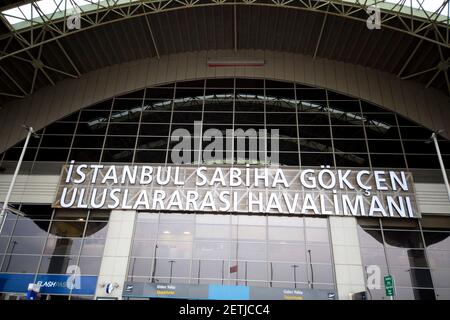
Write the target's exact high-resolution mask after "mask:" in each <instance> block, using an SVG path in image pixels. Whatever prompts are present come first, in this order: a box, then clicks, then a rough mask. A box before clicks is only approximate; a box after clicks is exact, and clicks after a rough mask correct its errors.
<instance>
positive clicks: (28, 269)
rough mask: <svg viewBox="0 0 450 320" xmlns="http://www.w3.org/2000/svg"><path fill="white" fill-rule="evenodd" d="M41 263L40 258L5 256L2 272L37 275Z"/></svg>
mask: <svg viewBox="0 0 450 320" xmlns="http://www.w3.org/2000/svg"><path fill="white" fill-rule="evenodd" d="M38 263H39V256H30V255H5V257H4V261H3V265H2V269H1V271H2V272H16V273H35V272H36V269H37V266H38Z"/></svg>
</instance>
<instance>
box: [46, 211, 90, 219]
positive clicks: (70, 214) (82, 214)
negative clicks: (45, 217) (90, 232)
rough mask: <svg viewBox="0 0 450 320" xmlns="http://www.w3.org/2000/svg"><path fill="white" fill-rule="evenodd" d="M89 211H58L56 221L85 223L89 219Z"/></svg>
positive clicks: (54, 217)
mask: <svg viewBox="0 0 450 320" xmlns="http://www.w3.org/2000/svg"><path fill="white" fill-rule="evenodd" d="M87 214H88V211H87V210H78V209H56V210H55V215H54V216H53V219H54V220H78V221H85V220H86V217H87Z"/></svg>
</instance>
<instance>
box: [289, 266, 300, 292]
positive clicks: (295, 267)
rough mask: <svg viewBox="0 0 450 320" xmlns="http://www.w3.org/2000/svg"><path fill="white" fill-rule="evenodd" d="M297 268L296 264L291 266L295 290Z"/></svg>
mask: <svg viewBox="0 0 450 320" xmlns="http://www.w3.org/2000/svg"><path fill="white" fill-rule="evenodd" d="M298 267H299V266H298V265H296V264H293V265H291V268H292V269H293V272H294V288H296V289H297V272H296V271H297V270H296V269H297V268H298Z"/></svg>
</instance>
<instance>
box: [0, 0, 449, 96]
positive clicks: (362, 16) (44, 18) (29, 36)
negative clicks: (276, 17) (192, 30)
mask: <svg viewBox="0 0 450 320" xmlns="http://www.w3.org/2000/svg"><path fill="white" fill-rule="evenodd" d="M38 2H39V1H32V2H30V1H25V2H22V3H25V4H29V5H30V6H31V8H32V12H36V13H38V15H39V17H36V18H33V17H31V18H26V17H25V18H23V21H24V22H26V23H28V24H29V26H27V27H23V28H20V29H16V28H14V27H13V25H12V24H11V23H10V22H9V21H8V19H7V15H6V14H5V13H4V12H5V11H6V10H8V8H11V6H9V7H6V8H3V9H2V13H1V14H0V18H1V19H2V20H3V22H4V23H5V25H7V26H9V28H10V30H9V32H8V33H6V34H3V35H0V63H1V62H2V60H5V59H8V58H15V59H19V60H22V61H23V62H28V63H30V64H31V65H32V66H33V67H34V69H35V71H36V72H37V71H38V70H40V71H42V73H43V74H44V75H45V76H46V78H47V79H48V81H49V82H50V83H51V84H54V81H53V80H52V79H51V77H50V76H49V75H48V74H47V73H46V72H45V68H47V69H49V70H52V71H55V72H58V73H61V74H63V75H65V76H67V77H72V78H77V77H79V76H80V75H81V74H80V72H79V71H78V69H77V67H76V65H75V64H74V63H73V61H72V59H71V58H70V56H69V55H68V54H67V52H66V51H65V50H64V47H63V46H62V45H61V44H60V43H59V41H58V40H60V39H62V38H64V37H68V36H70V35H72V34H75V33H79V32H83V31H86V30H90V29H93V28H96V27H100V26H103V25H106V24H112V23H114V22H119V21H124V20H127V19H132V18H136V17H142V16H144V17H145V18H146V19H148V18H147V16H148V15H151V14H157V13H162V12H169V11H174V10H180V9H184V8H196V7H210V6H234V7H237V6H264V7H276V8H287V9H293V10H304V11H307V12H315V13H320V14H323V16H324V18H323V23H322V30H323V28H324V26H325V24H326V17H327V16H328V15H332V16H338V17H342V18H345V19H351V20H354V21H358V22H360V23H364V24H365V23H366V22H367V19H368V17H369V15H368V13H367V9H368V7H370V6H378V7H380V11H381V12H380V13H381V16H380V18H381V21H380V22H381V26H382V28H387V29H391V30H394V31H397V32H401V33H403V34H407V35H409V36H411V37H415V38H417V39H419V41H420V42H419V43H418V45H417V47H416V48H415V50H413V52H411V55H410V56H409V58H408V59H406V61H405V63H404V65H403V68H402V69H401V71H400V72H399V73H398V74H397V76H398V77H400V78H401V79H410V78H414V77H416V76H420V75H423V74H428V73H429V74H430V75H431V77H430V80H429V82H428V83H427V84H426V87H429V86H430V85H431V84H432V83H433V81H434V79H435V78H436V77H437V76H438V75H439V74H440V73H443V75H444V77H445V80H446V84H447V89H448V90H447V91H448V93H449V94H450V80H449V75H448V72H447V71H448V68H449V65H450V55H448V50H449V49H450V18H449V15H450V12H444V10H445V11H449V8H450V6H449V2H450V0H445V1H442V4H441V5H440V7H439V8H438V9H437V10H436V11H435V12H432V13H431V12H428V11H426V10H425V9H424V8H423V6H422V5H420V7H419V8H415V9H413V8H412V6H411V7H409V6H408V4H412V0H399V1H398V3H396V4H391V3H390V5H389V6H387V7H386V4H387V3H386V2H385V1H384V0H354V1H351V2H350V1H349V0H347V1H343V0H314V1H313V0H232V1H229V0H107V1H106V4H104V3H102V4H101V3H100V1H98V0H97V1H96V0H84V1H83V2H85V3H90V4H91V9H90V10H83V8H82V7H76V14H78V15H79V18H80V19H81V24H82V27H81V28H79V29H76V28H75V29H70V28H68V26H67V23H66V22H67V19H68V18H69V17H70V16H71V15H73V12H75V11H73V12H72V13H71V12H70V11H69V10H67V9H66V8H67V7H68V4H70V5H72V3H74V1H73V0H54V3H55V4H57V6H56V7H55V9H54V11H53V12H50V13H49V12H46V13H45V14H44V12H43V11H42V10H41V9H40V8H39V4H37V3H38ZM419 4H420V2H419ZM92 6H95V7H92ZM16 7H17V6H16ZM63 8H64V10H63ZM147 25H148V27H149V32H150V34H152V31H151V28H150V26H149V24H148V21H147ZM152 37H153V35H152ZM51 42H55V43H57V44H58V46H59V47H60V49H61V50H62V52H63V53H64V54H65V56H66V58H67V60H68V61H69V63H70V65H71V66H72V68H73V72H67V71H63V70H60V69H57V68H52V67H51V66H48V65H43V63H42V62H41V60H40V56H41V52H42V47H43V46H44V45H45V44H48V43H51ZM319 42H320V35H319ZM319 42H318V43H317V47H318V46H319ZM423 43H425V44H427V43H428V44H429V45H435V46H436V50H438V52H439V56H440V62H439V63H438V64H437V65H436V66H434V67H432V68H427V69H425V70H421V71H418V72H415V73H413V74H408V75H404V74H403V71H404V69H405V67H406V66H407V65H408V63H409V62H410V60H411V59H412V57H413V56H414V54H415V53H416V51H417V49H418V48H419V47H420V46H421V45H422V44H423ZM154 45H155V51H156V53H157V55H158V56H159V54H158V48H157V46H156V43H154ZM237 49H238V48H237V44H236V41H235V50H237ZM32 50H35V51H36V50H37V51H38V53H37V54H36V53H34V54H32V53H31V51H32ZM19 54H26V55H27V57H28V58H24V57H23V56H19ZM0 71H2V73H3V74H5V75H6V77H7V78H8V79H10V80H11V82H12V83H13V84H15V85H16V87H17V88H18V89H19V91H20V92H21V94H9V93H6V92H0V95H4V96H12V97H23V96H25V95H27V94H30V93H32V92H33V91H34V85H32V86H31V89H29V90H27V89H25V88H22V87H21V86H20V85H19V84H17V83H16V82H15V81H14V77H13V76H12V75H10V74H8V73H7V72H6V70H4V68H2V66H1V64H0ZM35 76H36V75H34V76H33V77H35ZM33 83H34V81H33Z"/></svg>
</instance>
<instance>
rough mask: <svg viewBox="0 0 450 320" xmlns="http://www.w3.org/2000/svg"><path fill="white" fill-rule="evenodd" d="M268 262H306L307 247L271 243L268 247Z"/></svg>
mask: <svg viewBox="0 0 450 320" xmlns="http://www.w3.org/2000/svg"><path fill="white" fill-rule="evenodd" d="M267 246H268V254H269V257H268V260H269V261H273V262H276V261H280V262H283V261H285V262H287V261H292V262H305V261H306V257H305V245H304V244H303V243H295V244H291V243H287V242H278V243H269V244H268V245H267Z"/></svg>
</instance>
